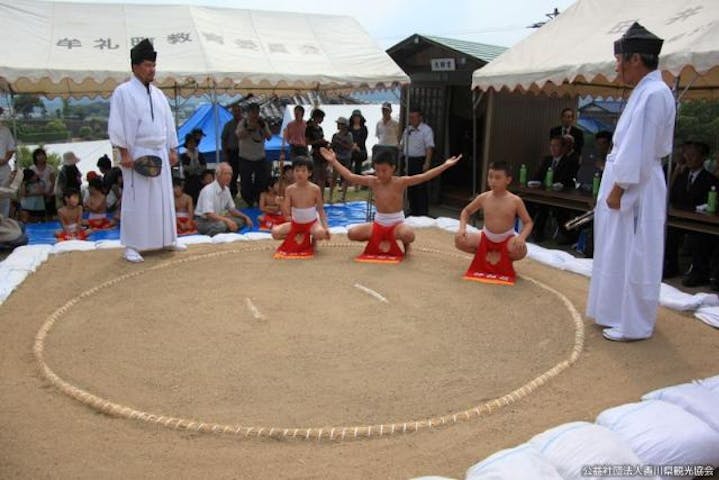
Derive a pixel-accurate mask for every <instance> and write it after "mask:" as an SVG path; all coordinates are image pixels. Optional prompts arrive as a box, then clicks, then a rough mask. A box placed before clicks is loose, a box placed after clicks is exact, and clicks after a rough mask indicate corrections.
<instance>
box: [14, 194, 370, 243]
mask: <svg viewBox="0 0 719 480" xmlns="http://www.w3.org/2000/svg"><path fill="white" fill-rule="evenodd" d="M366 207H367V204H366V203H365V202H349V203H335V204H327V205H325V212H326V213H327V223H328V224H329V226H330V227H343V226H345V225H351V224H353V223H362V222H364V221H365V218H366V210H365V209H366ZM242 211H243V212H244V213H245V214H247V216H249V217H250V218H251V219H252V221H253V222H254V223H255V225H257V224H258V222H257V216H258V215H259V214H260V209H259V208H244V209H242ZM59 229H60V222H43V223H29V224H27V229H26V233H27V236H28V238H29V239H30V242H29V244H30V245H39V244H46V245H54V244H55V243H57V240H56V239H55V231H57V230H59ZM251 231H253V232H259V231H260V230H259V229H258V228H257V227H255V228H253V229H249V228H243V229H242V230H241V231H240V232H239V233H246V232H251ZM119 239H120V228H119V227H116V228H112V229H110V230H102V231H97V232H94V233H92V234H91V235H90V238H88V240H89V241H98V240H119Z"/></svg>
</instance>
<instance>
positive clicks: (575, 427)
mask: <svg viewBox="0 0 719 480" xmlns="http://www.w3.org/2000/svg"><path fill="white" fill-rule="evenodd" d="M527 443H528V444H529V445H530V446H532V447H534V448H535V449H536V450H537V452H539V454H540V455H541V456H542V457H544V458H546V459H547V461H549V463H551V464H552V466H553V467H554V468H555V469H556V470H557V472H559V474H560V475H561V476H562V478H563V479H564V480H582V479H620V478H623V477H624V475H623V473H622V472H620V471H614V472H612V471H609V472H607V471H606V470H604V468H605V466H606V465H638V464H640V463H641V460H640V459H639V457H638V456H637V455H636V454H635V453H634V452H633V451H632V449H631V447H630V446H629V445H627V443H626V442H624V441H623V440H622V438H621V437H619V435H617V434H616V433H614V432H613V431H611V430H609V429H608V428H606V427H602V426H600V425H596V424H594V423H588V422H572V423H565V424H564V425H560V426H558V427H555V428H552V429H549V430H547V431H545V432H543V433H540V434H539V435H535V436H534V437H532V439H531V440H529V442H527ZM613 473H614V475H613Z"/></svg>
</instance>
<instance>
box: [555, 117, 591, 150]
mask: <svg viewBox="0 0 719 480" xmlns="http://www.w3.org/2000/svg"><path fill="white" fill-rule="evenodd" d="M565 135H571V136H572V140H573V143H574V150H575V151H576V152H577V156H579V155H581V154H582V148H583V147H584V133H583V132H582V130H581V129H579V128H578V127H576V126H575V125H574V109H573V108H565V109H563V110H562V113H561V123H560V124H559V125H558V126H556V127H553V128H552V129H550V130H549V138H552V137H563V136H565Z"/></svg>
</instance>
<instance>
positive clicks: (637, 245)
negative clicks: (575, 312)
mask: <svg viewBox="0 0 719 480" xmlns="http://www.w3.org/2000/svg"><path fill="white" fill-rule="evenodd" d="M675 114H676V111H675V103H674V98H673V97H672V94H671V91H670V90H669V87H667V85H666V84H665V83H664V82H663V81H662V77H661V75H660V73H659V71H656V70H655V71H653V72H650V73H649V74H647V75H645V76H644V78H642V79H641V80H640V81H639V83H638V84H637V86H636V88H635V89H634V91H633V92H632V93H631V95H630V97H629V101H628V102H627V105H626V108H625V109H624V112H622V116H621V117H620V118H619V123H618V124H617V129H616V131H615V132H614V139H613V142H614V146H613V148H612V151H611V153H610V154H609V155H608V156H607V162H606V166H605V168H604V174H603V175H602V183H601V186H600V188H599V195H598V198H597V206H596V210H595V216H594V227H595V228H594V263H593V267H592V278H591V281H590V284H589V298H588V300H587V316H588V317H591V318H594V319H595V322H596V323H597V324H599V325H603V326H606V327H610V328H616V329H617V333H618V334H620V335H621V336H622V337H625V338H635V339H640V338H647V337H650V336H651V335H652V332H653V330H654V324H655V323H656V317H657V307H658V304H659V287H660V285H661V279H662V264H663V258H664V224H665V221H666V203H667V197H666V195H667V188H666V180H665V177H664V174H663V172H662V164H661V159H662V157H665V156H666V155H669V154H670V153H671V151H672V142H673V135H674V117H675ZM614 184H618V185H619V186H620V187H622V188H624V189H625V191H624V194H623V196H622V199H621V208H620V209H619V210H612V209H610V208H609V207H608V206H607V203H606V199H607V196H608V195H609V192H611V190H612V187H613V186H614Z"/></svg>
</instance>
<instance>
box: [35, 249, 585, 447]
mask: <svg viewBox="0 0 719 480" xmlns="http://www.w3.org/2000/svg"><path fill="white" fill-rule="evenodd" d="M356 246H357V245H356V244H354V243H336V244H327V245H325V247H356ZM325 247H323V248H325ZM271 249H274V246H272V245H270V246H264V247H254V248H241V249H233V250H225V251H221V252H211V253H206V254H200V255H195V256H192V257H185V258H180V259H176V260H172V261H169V262H165V263H162V264H158V265H155V266H153V267H150V268H147V269H144V270H137V271H134V272H130V273H126V274H124V275H121V276H119V277H116V278H114V279H111V280H108V281H106V282H104V283H102V284H100V285H96V286H95V287H92V288H90V289H88V290H85V291H84V292H82V293H80V294H79V295H77V296H75V297H73V298H71V299H70V300H68V301H67V302H66V303H65V304H64V305H63V306H61V307H60V308H58V309H57V310H55V311H54V312H53V313H52V314H50V316H49V317H48V318H47V320H45V322H44V323H43V325H42V327H41V328H40V330H39V331H38V333H37V334H36V336H35V343H34V346H33V354H34V356H35V359H36V360H37V362H38V365H39V367H40V371H41V373H42V375H43V376H44V377H45V379H47V380H48V381H49V382H50V383H51V384H52V385H53V386H55V387H56V388H57V389H58V390H60V391H61V392H62V393H64V394H65V395H67V396H69V397H71V398H73V399H75V400H77V401H79V402H80V403H82V404H83V405H85V406H87V407H89V408H91V409H93V410H95V411H97V412H100V413H103V414H106V415H109V416H112V417H118V418H124V419H129V420H135V421H140V422H144V423H149V424H154V425H159V426H162V427H166V428H170V429H175V430H187V431H190V432H198V433H214V434H226V435H233V436H236V437H240V438H251V437H252V438H260V437H263V438H273V439H302V440H310V439H313V440H314V439H316V440H334V441H343V440H349V439H360V438H378V437H383V436H391V435H396V434H404V433H412V432H418V431H420V430H430V429H433V428H440V427H446V426H449V425H452V424H455V423H459V422H463V421H468V420H471V419H473V418H478V417H483V416H487V415H489V414H491V413H492V412H494V411H496V410H498V409H500V408H502V407H505V406H507V405H510V404H512V403H514V402H517V401H519V400H521V399H522V398H524V397H526V396H528V395H529V394H530V393H532V392H534V391H535V390H537V389H538V388H539V387H541V386H542V385H544V384H546V383H547V382H548V381H549V380H551V379H553V378H554V377H556V376H558V375H559V374H560V373H562V372H563V371H564V370H566V369H567V368H569V367H570V366H571V365H572V364H574V363H575V362H576V361H577V360H578V359H579V357H580V355H581V353H582V350H583V348H584V324H583V322H582V317H581V316H580V314H579V313H578V312H577V310H576V308H575V307H574V305H573V304H572V302H571V301H570V300H569V299H568V298H567V297H566V296H565V295H564V294H562V293H561V292H559V291H557V290H555V289H554V288H552V287H550V286H549V285H546V284H544V283H542V282H540V281H539V280H536V279H533V278H531V277H527V276H522V278H524V279H525V280H527V281H529V282H531V283H533V284H534V285H536V286H538V287H540V288H542V289H544V290H546V291H548V292H550V293H552V294H554V295H555V296H557V297H558V298H559V299H560V300H561V301H562V303H563V304H564V306H565V307H566V308H567V310H568V311H569V313H570V315H571V319H572V323H573V324H574V329H575V331H574V345H573V347H572V350H571V353H570V354H569V356H568V357H566V358H565V359H564V360H562V361H560V362H558V363H557V364H556V365H554V366H553V367H552V368H550V369H548V370H547V371H545V372H544V373H542V374H541V375H539V376H537V377H535V378H534V379H532V380H530V381H529V382H527V383H526V384H524V385H523V386H521V387H519V388H517V389H515V390H513V391H511V392H510V393H508V394H506V395H502V396H501V397H497V398H494V399H492V400H488V401H486V402H484V403H481V404H479V405H477V406H475V407H472V408H469V409H466V410H462V411H458V412H454V413H450V414H447V415H443V416H438V417H430V418H422V419H416V420H410V421H406V422H395V423H383V424H375V425H357V426H325V427H288V428H285V427H272V426H246V425H241V424H235V425H230V424H221V423H215V422H210V421H201V420H193V419H187V418H181V417H174V416H169V415H160V414H156V413H151V412H145V411H142V410H138V409H135V408H133V407H131V406H127V405H121V404H118V403H115V402H112V401H110V400H107V399H105V398H102V397H100V396H97V395H94V394H93V393H91V392H88V391H86V390H83V389H82V388H80V387H77V386H75V385H73V384H71V383H69V382H68V381H66V380H64V379H63V378H61V377H60V376H59V375H57V374H56V373H55V372H54V371H53V370H52V369H51V368H50V367H49V366H48V365H47V364H46V363H45V360H44V349H45V340H46V338H47V336H48V334H49V332H50V330H51V329H52V327H53V326H54V325H55V323H56V322H57V321H58V320H59V319H60V318H61V317H62V316H63V315H64V314H65V313H67V312H68V311H69V310H70V309H71V308H73V307H74V306H75V305H76V304H77V303H78V302H80V301H81V300H82V299H84V298H87V297H89V296H91V295H94V294H95V293H97V292H99V291H100V290H103V289H105V288H108V287H111V286H113V285H115V284H117V283H120V282H122V281H125V280H128V279H131V278H134V277H137V276H140V275H143V274H145V273H147V272H153V271H156V270H161V269H165V268H168V267H170V266H174V265H179V264H183V263H188V262H192V261H197V260H202V259H206V258H213V257H219V256H222V255H227V254H230V253H246V252H253V251H263V250H271ZM415 251H421V252H425V253H429V254H434V255H445V256H451V257H456V258H462V259H470V258H471V257H468V256H467V255H459V254H455V253H448V252H443V251H441V250H437V249H431V248H423V247H416V248H415Z"/></svg>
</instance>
